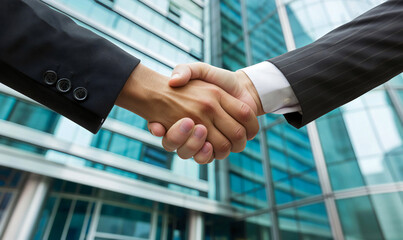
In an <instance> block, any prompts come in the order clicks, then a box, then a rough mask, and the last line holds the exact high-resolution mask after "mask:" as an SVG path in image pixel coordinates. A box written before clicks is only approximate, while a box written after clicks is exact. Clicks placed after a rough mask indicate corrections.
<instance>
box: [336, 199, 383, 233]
mask: <svg viewBox="0 0 403 240" xmlns="http://www.w3.org/2000/svg"><path fill="white" fill-rule="evenodd" d="M336 204H337V210H338V212H339V217H340V221H341V225H342V227H343V233H344V235H345V238H346V239H384V237H383V235H382V231H381V229H380V227H379V224H378V220H377V217H376V215H375V213H374V209H373V206H372V204H371V201H370V200H369V198H368V196H363V197H357V198H348V199H340V200H337V201H336Z"/></svg>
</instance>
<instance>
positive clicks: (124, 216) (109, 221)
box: [97, 204, 151, 238]
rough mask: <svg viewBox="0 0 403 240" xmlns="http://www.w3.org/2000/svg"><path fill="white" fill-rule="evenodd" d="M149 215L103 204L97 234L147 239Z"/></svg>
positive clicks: (149, 225)
mask: <svg viewBox="0 0 403 240" xmlns="http://www.w3.org/2000/svg"><path fill="white" fill-rule="evenodd" d="M150 229H151V214H150V213H146V212H140V211H137V210H133V209H127V208H122V207H116V206H111V205H106V204H104V205H103V206H102V210H101V215H100V217H99V222H98V227H97V231H98V232H104V233H112V234H117V235H123V236H131V237H139V238H148V236H149V234H150Z"/></svg>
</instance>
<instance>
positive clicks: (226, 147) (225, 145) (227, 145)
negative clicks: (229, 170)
mask: <svg viewBox="0 0 403 240" xmlns="http://www.w3.org/2000/svg"><path fill="white" fill-rule="evenodd" d="M231 147H232V144H231V142H229V141H227V140H226V141H223V142H222V143H220V145H219V146H218V149H217V151H218V152H220V153H224V154H227V153H229V152H230V151H231Z"/></svg>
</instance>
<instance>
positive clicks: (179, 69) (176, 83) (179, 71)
mask: <svg viewBox="0 0 403 240" xmlns="http://www.w3.org/2000/svg"><path fill="white" fill-rule="evenodd" d="M191 77H192V71H191V69H190V67H189V65H187V64H179V65H177V66H176V67H175V68H174V70H173V71H172V75H171V79H170V80H169V86H171V87H182V86H184V85H186V84H187V83H188V82H189V81H190V80H191Z"/></svg>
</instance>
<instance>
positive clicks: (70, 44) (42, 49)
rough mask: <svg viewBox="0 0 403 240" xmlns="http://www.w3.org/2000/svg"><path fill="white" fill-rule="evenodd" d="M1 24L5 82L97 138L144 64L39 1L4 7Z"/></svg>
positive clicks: (6, 0) (7, 1) (5, 1)
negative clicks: (62, 84)
mask: <svg viewBox="0 0 403 240" xmlns="http://www.w3.org/2000/svg"><path fill="white" fill-rule="evenodd" d="M0 24H1V26H2V27H1V29H0V35H1V36H2V37H1V38H0V61H1V62H2V63H3V64H2V66H3V67H4V68H2V70H3V73H2V74H1V76H4V77H2V78H1V80H0V81H2V82H3V83H4V84H6V85H8V86H10V87H12V88H14V89H15V90H17V91H20V92H21V93H23V94H25V95H27V96H28V97H31V98H33V99H34V100H36V101H38V102H40V103H42V104H43V105H45V106H47V107H49V108H51V109H53V110H54V111H56V112H59V113H61V114H62V115H64V116H66V117H67V118H70V119H71V120H73V121H75V122H76V123H78V124H80V125H81V126H83V127H85V128H87V129H88V130H90V131H91V132H93V133H95V132H96V131H97V130H98V129H99V128H100V126H101V125H102V122H103V121H104V119H105V118H106V117H107V115H108V114H109V111H110V110H111V108H112V107H113V105H114V103H115V100H116V98H117V97H118V95H119V93H120V91H121V89H122V88H123V86H124V84H125V83H126V80H127V79H128V77H129V75H130V73H131V72H132V71H133V69H134V68H135V67H136V65H137V64H138V63H139V60H138V59H136V58H134V57H133V56H130V55H129V54H127V53H126V52H124V51H123V50H121V49H120V48H118V47H117V46H115V45H113V44H112V43H110V42H108V41H107V40H105V39H103V38H101V37H100V36H98V35H96V34H95V33H93V32H91V31H89V30H87V29H84V28H82V27H80V26H78V25H77V24H75V23H74V22H73V21H72V20H71V19H69V18H68V17H66V16H64V15H63V14H61V13H58V12H56V11H54V10H52V9H50V8H49V7H48V6H46V5H45V4H43V3H41V2H39V1H31V0H2V1H0ZM47 71H52V72H53V73H55V80H54V81H46V79H45V77H44V75H45V73H46V72H47ZM62 78H65V79H68V80H69V82H70V87H69V88H66V89H68V90H67V91H65V92H62V91H60V90H59V89H58V87H57V82H58V81H59V80H60V79H62ZM27 86H29V87H27ZM76 88H80V89H83V88H84V89H85V90H86V96H85V98H84V99H81V98H77V97H76V96H75V92H74V90H75V89H76ZM82 96H84V95H82ZM84 113H85V114H84ZM84 115H85V116H86V117H84Z"/></svg>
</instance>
